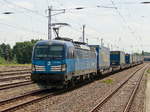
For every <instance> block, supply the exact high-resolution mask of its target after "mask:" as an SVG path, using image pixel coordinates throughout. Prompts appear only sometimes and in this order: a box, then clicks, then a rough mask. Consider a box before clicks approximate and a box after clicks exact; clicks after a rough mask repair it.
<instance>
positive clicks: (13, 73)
mask: <svg viewBox="0 0 150 112" xmlns="http://www.w3.org/2000/svg"><path fill="white" fill-rule="evenodd" d="M27 73H31V71H19V72H9V73H3V74H0V77H3V76H11V75H23V74H27Z"/></svg>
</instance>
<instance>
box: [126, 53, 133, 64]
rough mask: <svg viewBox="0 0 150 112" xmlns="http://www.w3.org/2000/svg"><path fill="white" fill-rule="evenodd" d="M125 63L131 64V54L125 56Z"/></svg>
mask: <svg viewBox="0 0 150 112" xmlns="http://www.w3.org/2000/svg"><path fill="white" fill-rule="evenodd" d="M125 62H126V64H132V56H131V54H126V55H125Z"/></svg>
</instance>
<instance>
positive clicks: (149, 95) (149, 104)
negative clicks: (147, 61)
mask: <svg viewBox="0 0 150 112" xmlns="http://www.w3.org/2000/svg"><path fill="white" fill-rule="evenodd" d="M145 106H146V109H145V111H146V112H150V73H149V74H148V75H147V85H146V102H145Z"/></svg>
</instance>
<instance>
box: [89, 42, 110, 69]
mask: <svg viewBox="0 0 150 112" xmlns="http://www.w3.org/2000/svg"><path fill="white" fill-rule="evenodd" d="M90 47H93V48H95V49H96V52H97V69H98V70H105V69H108V68H110V50H109V48H106V47H101V46H100V45H90Z"/></svg>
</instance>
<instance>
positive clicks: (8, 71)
mask: <svg viewBox="0 0 150 112" xmlns="http://www.w3.org/2000/svg"><path fill="white" fill-rule="evenodd" d="M19 71H31V69H22V70H6V71H0V74H2V73H10V72H19Z"/></svg>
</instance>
